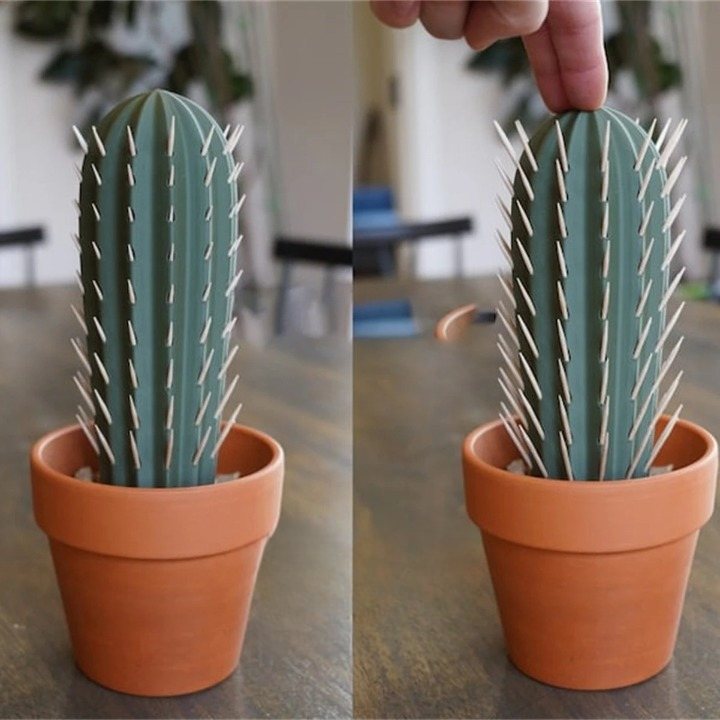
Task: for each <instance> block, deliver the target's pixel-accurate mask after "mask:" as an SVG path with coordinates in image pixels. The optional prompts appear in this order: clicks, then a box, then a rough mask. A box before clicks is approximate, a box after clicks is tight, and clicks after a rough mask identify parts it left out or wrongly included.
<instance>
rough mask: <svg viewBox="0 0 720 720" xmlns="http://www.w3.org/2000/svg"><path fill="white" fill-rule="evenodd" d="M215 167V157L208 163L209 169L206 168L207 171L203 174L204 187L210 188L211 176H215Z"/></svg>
mask: <svg viewBox="0 0 720 720" xmlns="http://www.w3.org/2000/svg"><path fill="white" fill-rule="evenodd" d="M216 165H217V157H214V158H213V159H212V162H211V163H210V167H209V168H208V171H207V172H206V173H205V179H204V181H203V183H204V185H205V187H210V183H211V182H212V179H213V175H214V174H215V167H216Z"/></svg>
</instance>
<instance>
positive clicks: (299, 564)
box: [0, 288, 352, 718]
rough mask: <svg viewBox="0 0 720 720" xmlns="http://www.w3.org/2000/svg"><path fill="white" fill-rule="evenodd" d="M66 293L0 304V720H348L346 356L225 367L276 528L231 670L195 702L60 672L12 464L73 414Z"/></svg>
mask: <svg viewBox="0 0 720 720" xmlns="http://www.w3.org/2000/svg"><path fill="white" fill-rule="evenodd" d="M73 297H74V291H73V290H71V289H68V288H54V289H46V290H37V291H31V290H27V291H4V292H1V293H0V343H1V344H2V346H1V347H0V486H1V487H0V717H2V718H41V717H42V718H111V717H128V718H129V717H138V718H139V717H143V718H170V717H172V718H181V717H183V718H185V717H187V718H190V717H192V718H240V717H244V718H247V717H252V718H255V717H270V718H333V717H349V716H350V714H351V704H352V697H351V688H352V674H351V584H350V583H351V542H352V538H351V533H352V525H351V503H352V497H351V477H352V475H351V473H352V466H351V443H352V436H351V425H350V423H351V377H350V373H351V366H350V361H351V352H350V345H349V343H347V342H345V343H342V342H340V341H323V340H312V341H296V340H282V341H273V342H272V343H271V344H270V345H269V347H267V348H265V349H264V350H262V351H257V350H253V349H251V348H243V349H242V351H241V352H240V353H239V355H238V358H236V362H238V366H239V369H240V373H241V388H242V389H241V393H242V395H243V398H244V403H245V404H244V408H243V411H242V413H241V421H242V422H244V423H246V424H249V425H253V426H254V427H257V428H258V429H261V430H264V431H266V432H268V433H270V434H271V435H272V436H274V437H275V438H276V439H277V440H278V441H279V442H280V443H281V444H282V445H283V446H284V449H285V452H286V468H287V469H286V476H285V490H284V497H283V509H282V515H281V519H280V525H279V527H278V530H277V532H276V534H275V535H274V537H273V538H272V539H271V540H270V542H269V544H268V546H267V550H266V552H265V557H264V560H263V564H262V566H261V569H260V576H259V579H258V584H257V588H256V592H255V597H254V601H253V606H252V611H251V616H250V622H249V626H248V631H247V636H246V641H245V647H244V650H243V656H242V659H241V664H240V669H239V670H237V671H236V672H235V673H234V675H232V676H231V677H230V678H229V679H228V680H226V681H225V682H223V683H222V684H220V685H219V686H216V687H215V688H212V689H210V690H207V691H205V692H202V693H197V694H195V695H189V696H184V697H180V698H169V699H147V698H136V697H131V696H128V695H122V694H120V693H115V692H112V691H109V690H105V689H103V688H101V687H99V686H98V685H95V684H94V683H93V682H91V681H89V680H87V679H86V678H85V677H84V676H83V675H82V674H81V673H80V671H79V670H77V669H76V668H75V666H74V664H73V662H72V658H71V654H70V646H69V640H68V636H67V631H66V628H65V623H64V619H63V614H62V607H61V603H60V596H59V594H58V591H57V589H56V585H55V578H54V575H53V570H52V565H51V561H50V554H49V551H48V548H47V542H46V539H45V537H44V535H42V534H41V532H40V531H39V530H38V529H37V528H36V526H35V524H34V521H33V518H32V509H31V502H30V480H29V471H28V451H29V449H30V445H31V443H32V442H33V441H34V440H36V439H37V438H38V437H40V436H41V435H42V434H44V433H45V432H48V431H49V430H52V429H53V428H56V427H59V426H61V425H64V424H66V423H69V422H73V416H74V413H75V408H76V405H77V397H76V390H75V389H74V386H73V383H72V374H73V372H74V371H75V370H76V363H75V359H74V357H73V351H72V348H71V346H70V343H69V338H70V336H71V334H72V335H75V334H77V333H76V328H75V326H74V323H75V321H74V319H73V318H72V315H71V312H70V310H69V303H70V301H71V299H72V298H73Z"/></svg>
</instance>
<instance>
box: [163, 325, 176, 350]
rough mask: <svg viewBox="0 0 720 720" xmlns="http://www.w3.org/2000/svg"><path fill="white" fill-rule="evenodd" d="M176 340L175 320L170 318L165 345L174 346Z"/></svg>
mask: <svg viewBox="0 0 720 720" xmlns="http://www.w3.org/2000/svg"><path fill="white" fill-rule="evenodd" d="M174 340H175V321H174V320H170V322H169V323H168V329H167V335H166V336H165V347H172V346H173V341H174Z"/></svg>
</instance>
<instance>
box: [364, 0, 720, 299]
mask: <svg viewBox="0 0 720 720" xmlns="http://www.w3.org/2000/svg"><path fill="white" fill-rule="evenodd" d="M602 7H603V14H604V22H605V44H606V49H607V53H608V57H609V61H610V68H611V93H610V98H609V100H608V104H610V105H612V106H614V107H617V108H619V109H622V110H624V111H625V112H626V113H628V114H629V115H631V116H632V117H637V118H639V119H640V121H641V122H642V123H643V125H644V126H645V127H646V128H647V127H648V126H649V124H650V122H651V119H652V118H654V117H657V118H658V124H657V130H656V131H655V136H656V137H657V135H658V134H659V132H660V128H662V127H663V126H664V124H665V122H666V121H667V120H669V119H672V127H671V130H670V132H671V133H672V129H674V127H676V124H677V123H678V122H679V121H680V120H681V119H682V118H688V120H689V124H688V128H687V130H686V132H685V134H684V136H683V140H682V141H681V144H680V145H679V146H678V148H677V149H676V150H675V153H674V157H675V158H678V159H679V158H681V157H682V156H684V155H687V156H688V161H687V165H686V169H685V171H684V173H683V176H682V177H681V180H680V182H678V184H677V185H676V186H675V189H674V191H673V194H674V196H675V198H673V200H676V199H677V198H679V197H680V196H682V195H683V194H686V193H687V195H688V197H687V201H686V203H685V205H684V206H683V210H682V215H681V217H680V219H679V221H678V223H677V225H676V227H678V228H682V227H684V228H686V229H687V237H686V240H685V243H684V245H683V247H682V248H681V250H680V254H679V256H677V257H676V261H675V262H676V263H677V264H684V265H686V266H687V272H686V274H685V277H684V281H685V282H684V286H683V292H684V293H686V294H687V295H690V296H692V297H714V298H715V299H718V298H720V281H719V280H718V267H717V260H716V251H717V250H718V249H720V233H719V231H718V229H720V209H719V204H718V198H719V197H720V184H719V183H720V143H718V142H716V140H715V138H716V137H717V135H716V133H718V132H720V114H719V113H718V108H719V106H720V85H719V84H718V83H717V81H716V78H715V77H714V71H713V68H715V67H717V62H718V60H719V59H720V48H719V47H718V43H717V39H716V38H717V36H716V34H715V31H716V29H718V28H720V3H716V2H674V1H671V0H663V1H656V2H649V1H644V0H633V1H629V0H604V1H603V3H602ZM354 33H355V61H356V113H355V125H354V132H355V164H354V188H355V193H354V202H355V205H356V213H355V221H354V222H355V227H354V235H355V252H356V255H357V254H358V251H360V252H361V253H362V248H363V243H367V246H366V247H370V246H372V247H373V251H372V253H371V254H373V253H374V254H375V255H376V257H375V258H374V259H373V258H372V257H370V258H367V257H366V258H365V261H366V265H367V267H366V268H365V270H366V271H367V272H366V274H367V275H376V276H381V277H385V276H388V275H391V276H394V277H400V278H403V277H404V278H412V279H424V280H426V279H431V278H455V277H459V276H471V277H472V276H479V275H486V274H494V273H495V272H496V271H497V270H499V269H501V268H502V266H503V262H504V261H503V257H502V255H501V252H500V250H499V248H498V247H497V245H496V243H495V242H494V241H493V236H494V233H495V231H496V229H499V228H501V227H503V225H502V221H501V215H500V211H499V209H498V206H497V204H496V196H497V195H498V191H499V190H501V189H502V187H503V186H502V183H501V181H500V176H499V173H498V171H497V169H496V167H495V166H494V161H495V160H496V159H500V160H502V161H504V160H505V159H506V158H505V157H504V155H505V152H504V150H503V148H502V145H501V143H500V141H499V139H498V137H497V136H496V134H495V132H494V129H493V120H497V121H498V122H500V124H501V125H502V126H503V127H505V128H506V130H507V133H508V135H509V136H510V138H511V140H512V141H513V142H514V143H516V146H519V141H518V139H517V136H516V135H513V132H514V129H513V122H514V120H515V118H520V119H521V120H522V122H523V124H524V125H525V127H526V128H527V129H528V131H531V130H532V129H533V127H534V126H535V125H536V124H537V123H538V121H539V120H540V119H542V117H543V116H544V114H545V113H546V110H545V109H544V107H543V105H542V102H541V100H540V98H539V96H538V94H537V92H536V91H535V88H534V83H533V81H532V78H531V75H530V68H529V65H528V63H527V60H526V58H525V55H524V52H523V50H522V45H521V41H519V40H517V39H516V40H509V41H503V42H500V43H497V44H495V45H494V46H493V47H492V48H490V49H489V50H487V51H485V52H484V53H481V54H479V53H473V52H472V51H471V50H469V49H468V47H467V46H466V45H465V43H464V41H455V42H452V41H451V42H448V41H438V40H436V39H434V38H432V37H430V36H429V35H428V33H427V32H426V31H425V30H424V29H423V28H422V27H421V26H419V24H418V26H417V27H413V28H411V29H408V30H403V31H393V30H389V29H387V28H384V27H383V26H381V25H380V24H379V23H378V22H377V21H375V19H374V17H373V16H372V15H371V13H370V11H369V10H368V8H367V5H366V3H355V4H354ZM462 221H464V223H463V222H462ZM443 223H445V224H443ZM408 225H410V226H413V227H414V232H407V233H405V234H404V235H403V233H402V232H401V231H399V230H398V228H397V226H401V227H402V226H408ZM393 227H395V229H394V230H393V229H392V228H393ZM447 230H449V231H450V232H445V234H442V233H443V231H447ZM383 233H385V235H386V239H388V238H391V237H394V238H395V239H396V240H397V242H395V243H394V245H393V247H392V248H390V244H389V243H388V244H386V246H385V251H386V252H387V253H390V254H392V255H393V257H390V258H384V259H383V258H380V259H378V257H377V255H378V250H377V248H378V247H379V246H380V242H379V239H378V238H379V237H380V236H381V235H382V234H383ZM365 254H366V255H367V252H366V253H365ZM373 260H374V264H373ZM367 287H368V288H370V289H367V288H366V290H365V291H364V292H363V293H362V295H363V298H364V299H368V298H370V297H372V296H373V295H374V294H380V293H379V292H378V293H375V292H374V289H378V288H379V287H380V286H379V285H375V286H367ZM373 288H374V289H373ZM357 295H358V290H357V288H356V297H357ZM472 301H473V298H468V299H467V302H472Z"/></svg>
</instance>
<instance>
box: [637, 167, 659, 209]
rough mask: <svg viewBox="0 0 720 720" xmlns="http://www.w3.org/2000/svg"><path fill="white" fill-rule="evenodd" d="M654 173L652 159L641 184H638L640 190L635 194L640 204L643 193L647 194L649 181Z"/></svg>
mask: <svg viewBox="0 0 720 720" xmlns="http://www.w3.org/2000/svg"><path fill="white" fill-rule="evenodd" d="M653 172H655V158H653V159H652V161H651V162H650V164H649V165H648V169H647V172H646V173H645V176H644V177H643V178H642V182H641V183H640V190H639V191H638V194H637V199H638V202H642V201H643V199H644V197H645V193H646V192H647V189H648V185H650V180H651V179H652V174H653Z"/></svg>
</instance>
